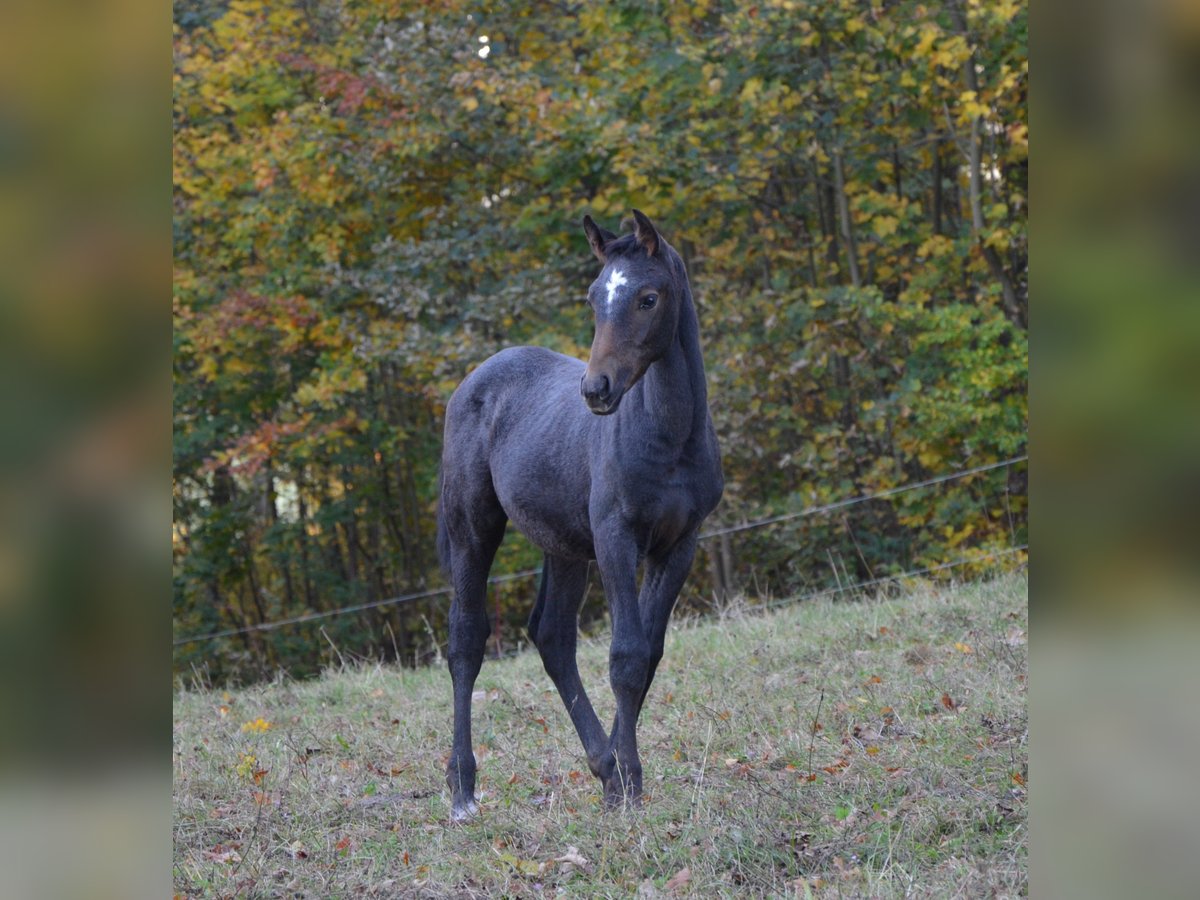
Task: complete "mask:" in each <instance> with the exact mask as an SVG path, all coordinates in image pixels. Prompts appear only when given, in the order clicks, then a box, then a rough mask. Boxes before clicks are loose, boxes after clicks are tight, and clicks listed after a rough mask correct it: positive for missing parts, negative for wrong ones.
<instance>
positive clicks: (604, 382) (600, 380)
mask: <svg viewBox="0 0 1200 900" xmlns="http://www.w3.org/2000/svg"><path fill="white" fill-rule="evenodd" d="M579 392H580V393H581V394H583V396H584V399H585V400H589V401H590V400H604V399H605V398H606V397H608V393H609V381H608V376H607V375H600V376H599V377H597V378H588V377H587V376H586V375H584V376H583V380H582V381H580V382H579Z"/></svg>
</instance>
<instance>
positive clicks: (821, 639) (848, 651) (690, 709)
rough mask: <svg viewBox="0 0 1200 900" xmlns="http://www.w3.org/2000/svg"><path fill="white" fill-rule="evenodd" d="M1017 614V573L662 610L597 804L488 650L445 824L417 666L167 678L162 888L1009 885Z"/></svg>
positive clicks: (552, 715)
mask: <svg viewBox="0 0 1200 900" xmlns="http://www.w3.org/2000/svg"><path fill="white" fill-rule="evenodd" d="M1026 629H1027V582H1026V579H1025V578H1024V576H1018V575H1009V576H1004V577H1001V578H998V579H996V580H993V581H989V582H984V583H980V584H972V585H959V586H952V587H940V588H939V587H929V586H924V587H914V588H912V589H910V590H909V591H907V592H904V593H902V594H900V595H898V596H895V597H893V598H890V599H879V598H873V599H871V598H863V599H858V600H854V601H845V600H843V601H839V602H832V601H818V602H810V603H807V604H804V605H802V606H797V607H791V608H785V609H781V610H778V611H775V612H772V613H769V614H765V615H763V614H744V613H738V612H737V611H734V612H732V613H731V614H729V615H726V616H725V617H723V618H722V619H721V620H720V621H711V620H710V621H706V622H698V623H680V624H676V625H675V626H673V628H672V631H671V634H670V636H669V637H668V644H667V652H666V656H665V658H664V660H663V663H662V665H661V667H660V669H659V675H658V678H657V680H656V681H655V684H654V689H653V691H652V692H651V695H650V698H649V700H648V702H647V707H646V711H645V712H644V713H643V717H642V724H641V729H640V736H641V747H642V761H643V765H644V767H645V777H646V789H647V793H648V794H649V797H648V802H647V804H646V807H645V809H644V810H642V811H640V812H635V813H605V812H603V811H602V809H601V804H600V795H599V792H598V790H597V788H598V783H597V782H596V781H595V780H594V779H593V778H592V777H591V775H590V774H589V773H588V772H587V767H586V764H585V762H584V759H583V753H582V750H581V748H580V746H579V743H578V740H577V739H576V737H575V733H574V731H573V729H572V728H571V724H570V720H569V719H568V718H567V716H566V713H565V712H564V710H563V708H562V705H561V703H560V702H559V700H558V697H557V696H556V695H555V693H554V689H553V686H552V685H551V683H550V680H549V679H548V678H547V677H546V675H545V674H544V673H543V672H542V669H541V664H540V661H539V660H538V658H537V656H536V654H532V653H525V654H522V655H520V656H518V657H516V658H513V659H508V660H502V661H495V662H493V661H489V662H487V663H485V664H484V668H483V672H482V674H481V675H480V679H479V682H478V685H477V688H478V691H477V695H476V697H477V701H476V703H475V739H476V745H477V746H476V754H477V756H478V758H479V764H480V765H479V775H480V778H479V782H480V783H479V788H480V790H481V791H482V802H481V807H482V814H481V816H480V817H479V818H478V819H477V820H476V821H475V822H473V823H471V824H469V825H466V826H451V825H450V824H449V822H448V812H449V806H448V801H449V797H448V792H447V791H446V789H445V787H444V783H443V780H442V767H443V765H444V762H445V754H446V751H447V750H448V748H449V743H450V702H449V700H450V683H449V676H448V675H447V674H446V672H445V670H444V669H443V668H434V669H430V670H424V671H412V670H403V669H392V668H381V667H369V668H361V669H349V670H345V671H339V672H330V673H327V674H326V675H325V676H324V677H323V678H321V679H320V680H317V681H311V682H304V683H295V682H291V681H288V680H284V679H281V680H279V681H277V682H276V683H274V684H271V685H266V686H261V687H257V688H252V689H248V690H244V691H240V692H236V693H233V694H226V693H222V692H213V691H207V690H196V689H188V690H182V691H180V692H179V693H177V695H176V698H175V723H174V779H175V789H174V838H175V860H174V877H175V887H176V890H177V892H178V893H179V894H181V895H184V896H188V897H215V896H247V897H255V896H258V897H275V896H279V897H283V896H286V897H312V898H315V897H349V896H356V897H357V896H379V897H393V896H411V897H426V896H428V897H446V896H501V895H502V896H521V897H525V896H550V895H569V896H581V897H583V896H586V897H594V896H621V897H628V896H631V895H633V894H637V895H638V896H657V895H660V894H661V895H664V896H665V895H672V896H676V895H679V896H686V895H695V896H735V895H736V896H795V897H807V896H814V897H822V896H830V897H832V896H854V897H860V896H872V897H876V896H878V897H890V896H910V895H916V896H936V897H950V896H970V897H974V896H982V895H993V896H1012V895H1018V894H1024V893H1026V891H1027V836H1028V835H1027V826H1026V812H1027V796H1026V788H1025V778H1026V774H1027V773H1026V759H1027V756H1026V754H1027V744H1028V741H1027V736H1028V734H1027V713H1026V683H1025V682H1026V671H1027V661H1026ZM606 658H607V648H606V645H605V644H604V643H603V642H587V643H585V644H584V645H583V646H582V647H581V652H580V663H581V669H582V671H583V674H584V680H585V682H586V683H587V684H589V685H591V686H593V687H592V691H591V692H592V695H593V699H594V700H596V701H597V711H598V713H599V714H600V716H601V719H602V720H604V721H607V720H609V718H610V717H611V714H612V701H611V696H610V692H609V690H608V688H607V677H606ZM260 719H261V720H262V721H261V722H260V721H259V720H260ZM814 723H816V725H815V727H814ZM268 724H269V727H266V726H267V725H268ZM264 728H265V730H263V729H264Z"/></svg>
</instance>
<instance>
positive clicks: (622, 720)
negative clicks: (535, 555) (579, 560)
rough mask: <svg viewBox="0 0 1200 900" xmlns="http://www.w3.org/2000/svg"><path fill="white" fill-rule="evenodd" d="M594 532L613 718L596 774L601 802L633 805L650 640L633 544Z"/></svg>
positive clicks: (638, 790)
mask: <svg viewBox="0 0 1200 900" xmlns="http://www.w3.org/2000/svg"><path fill="white" fill-rule="evenodd" d="M597 537H598V540H597V542H596V543H597V548H596V550H597V552H596V561H597V562H598V563H599V566H600V577H601V579H602V580H603V582H604V593H605V595H606V596H607V597H608V609H609V614H610V616H611V618H612V645H611V647H610V649H609V656H608V677H609V682H610V683H611V684H612V690H613V695H614V697H616V701H617V716H616V722H615V724H614V725H613V733H612V736H611V737H610V738H609V747H610V748H611V749H610V752H609V753H608V754H607V755H606V756H605V757H604V758H603V759H602V760H601V763H600V766H599V769H600V771H599V773H598V774H599V776H600V780H601V781H602V782H603V784H604V802H605V805H607V806H609V807H617V806H622V805H624V804H625V803H629V804H631V805H638V804H640V803H641V798H642V763H641V760H640V759H639V758H638V749H637V718H638V709H639V707H640V706H641V701H642V694H643V691H644V689H645V686H646V674H647V672H648V671H649V667H650V642H649V641H648V640H647V638H646V634H645V630H644V629H643V627H642V618H641V616H640V614H639V613H638V595H637V562H638V559H637V547H636V545H635V544H634V543H633V541H632V540H631V539H629V538H627V537H624V536H616V537H615V539H612V540H601V539H599V535H598V536H597Z"/></svg>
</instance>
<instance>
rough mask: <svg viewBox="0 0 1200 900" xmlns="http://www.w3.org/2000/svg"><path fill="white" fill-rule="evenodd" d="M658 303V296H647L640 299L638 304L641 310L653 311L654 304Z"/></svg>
mask: <svg viewBox="0 0 1200 900" xmlns="http://www.w3.org/2000/svg"><path fill="white" fill-rule="evenodd" d="M656 303H658V294H647V295H646V296H645V297H643V298H642V302H641V303H640V304H639V307H640V308H641V309H654V304H656Z"/></svg>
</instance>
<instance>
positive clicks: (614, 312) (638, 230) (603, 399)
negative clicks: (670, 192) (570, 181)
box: [579, 209, 684, 416]
mask: <svg viewBox="0 0 1200 900" xmlns="http://www.w3.org/2000/svg"><path fill="white" fill-rule="evenodd" d="M583 230H584V231H585V232H587V238H588V243H589V244H591V245H592V252H593V253H595V254H596V258H597V259H598V260H600V262H601V263H602V264H603V266H604V268H602V269H601V270H600V275H599V277H598V278H597V279H596V280H595V281H594V282H592V286H591V287H590V288H589V289H588V297H587V298H588V304H589V305H590V306H591V307H592V310H593V312H594V313H595V316H596V336H595V338H594V339H593V340H592V355H591V358H590V359H589V360H588V366H587V371H586V372H585V373H584V375H583V381H582V382H581V383H580V385H579V389H580V392H581V393H582V394H583V399H584V401H585V402H586V403H587V405H588V408H589V409H590V410H591V411H592V412H594V413H596V415H599V416H606V415H608V414H609V413H611V412H615V411H616V408H617V404H618V403H620V402H621V397H622V396H624V394H625V392H626V391H627V390H629V389H630V388H631V387H633V386H634V385H635V384H636V383H637V381H638V379H639V378H641V377H642V375H644V374H645V372H646V369H648V368H649V367H650V364H651V363H653V362H655V361H656V360H658V359H661V358H662V356H663V355H664V354H666V352H667V350H669V349H670V347H671V344H672V342H673V341H674V340H675V330H676V326H677V325H678V322H679V308H680V304H681V303H682V300H683V290H684V282H683V274H682V273H683V261H682V260H681V259H680V258H679V255H678V254H677V253H676V252H675V251H674V250H673V249H672V248H671V246H670V245H669V244H668V243H667V242H666V241H664V240H663V239H662V237H661V235H659V233H658V231H657V230H656V229H655V227H654V225H653V224H651V222H650V220H649V219H647V218H646V217H645V216H644V215H642V213H640V212H639V211H638V210H636V209H635V210H634V211H633V232H632V233H631V234H626V235H622V236H621V237H618V236H617V235H615V234H613V233H612V232H611V231H608V230H606V229H603V228H600V227H598V226H597V225H596V223H595V222H593V221H592V218H591V216H584V217H583Z"/></svg>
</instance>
